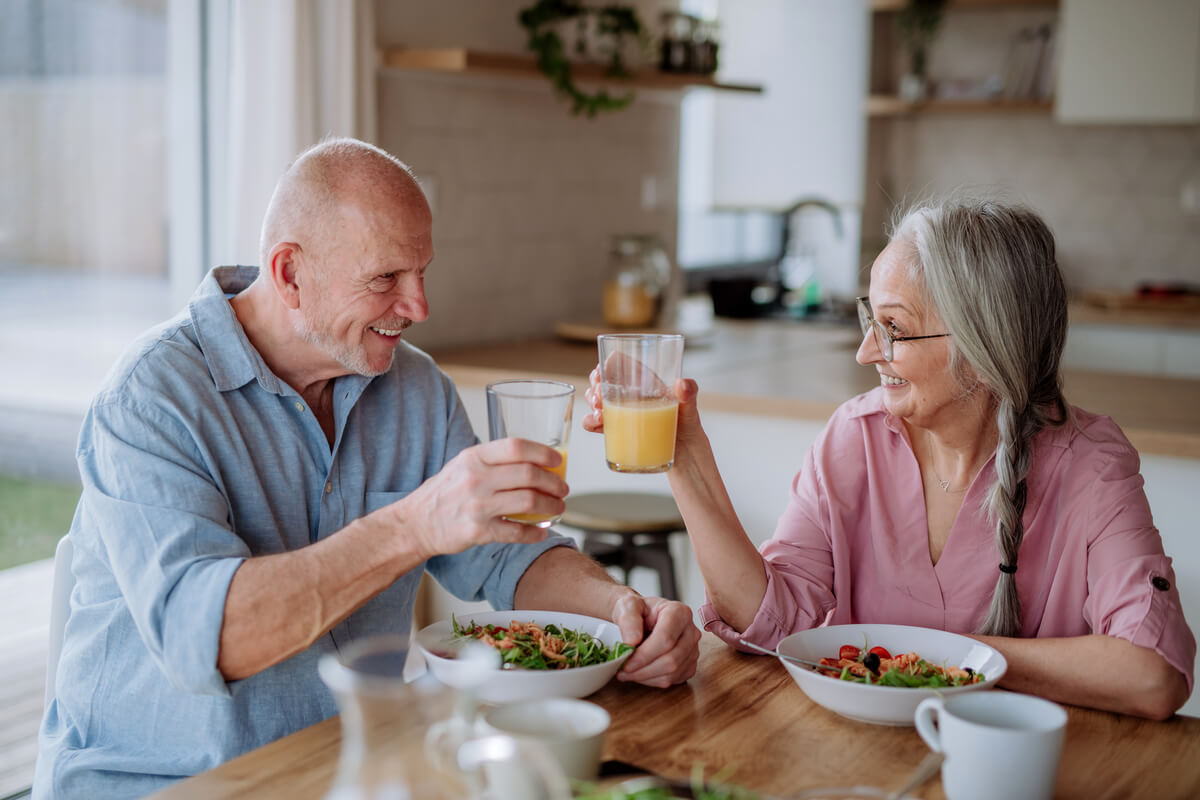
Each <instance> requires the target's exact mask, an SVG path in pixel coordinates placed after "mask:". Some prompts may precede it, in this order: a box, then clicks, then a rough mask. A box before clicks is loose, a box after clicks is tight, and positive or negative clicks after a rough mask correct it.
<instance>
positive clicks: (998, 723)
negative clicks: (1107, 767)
mask: <svg viewBox="0 0 1200 800" xmlns="http://www.w3.org/2000/svg"><path fill="white" fill-rule="evenodd" d="M914 723H915V725H916V727H917V733H919V734H921V738H922V739H924V740H925V744H927V745H929V747H930V749H932V750H935V751H937V752H939V753H944V754H945V756H946V760H945V761H944V762H943V763H942V789H943V790H944V791H945V792H946V796H947V797H948V798H950V800H1011V799H1012V798H1015V797H1019V798H1022V800H1049V798H1051V797H1053V796H1054V780H1055V776H1056V775H1057V774H1058V757H1059V754H1060V753H1061V752H1062V742H1063V733H1064V731H1065V729H1066V725H1067V712H1066V711H1064V710H1063V708H1062V707H1061V706H1059V705H1057V704H1055V703H1052V702H1050V701H1049V700H1043V699H1041V698H1039V697H1031V696H1029V695H1024V694H1017V693H1015V692H1006V691H999V690H997V691H982V692H966V693H963V694H958V695H954V696H952V697H948V698H942V697H930V698H928V699H926V700H922V701H921V704H920V705H919V706H917V711H916V714H915V715H914ZM935 724H936V727H935Z"/></svg>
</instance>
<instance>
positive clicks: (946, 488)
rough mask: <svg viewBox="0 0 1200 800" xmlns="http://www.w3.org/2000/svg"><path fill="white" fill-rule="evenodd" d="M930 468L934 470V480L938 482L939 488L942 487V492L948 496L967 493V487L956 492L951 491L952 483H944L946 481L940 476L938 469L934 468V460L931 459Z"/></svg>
mask: <svg viewBox="0 0 1200 800" xmlns="http://www.w3.org/2000/svg"><path fill="white" fill-rule="evenodd" d="M929 468H930V469H932V470H933V478H934V480H936V481H937V484H938V486H940V487H942V491H943V492H945V493H946V494H959V493H961V492H965V491H966V490H967V487H963V488H962V489H955V490H953V491H951V490H950V481H944V480H942V476H940V475H938V473H937V467H935V466H933V459H932V458H931V459H929Z"/></svg>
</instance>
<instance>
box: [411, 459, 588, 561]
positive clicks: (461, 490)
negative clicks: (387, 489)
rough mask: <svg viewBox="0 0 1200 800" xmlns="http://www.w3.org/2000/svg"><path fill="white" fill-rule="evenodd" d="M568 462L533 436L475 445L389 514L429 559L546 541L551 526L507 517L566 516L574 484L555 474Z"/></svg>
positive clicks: (450, 462) (423, 484)
mask: <svg viewBox="0 0 1200 800" xmlns="http://www.w3.org/2000/svg"><path fill="white" fill-rule="evenodd" d="M561 458H562V457H561V455H560V454H559V453H558V451H556V450H555V449H554V448H552V447H547V446H546V445H542V444H537V443H535V442H531V441H528V440H525V439H498V440H496V441H494V442H488V443H486V444H480V445H476V446H475V447H468V448H467V449H466V450H463V451H462V452H461V453H459V454H458V455H457V456H455V457H454V458H453V459H452V460H451V461H449V462H448V463H447V464H446V466H444V467H442V469H441V471H440V472H439V473H438V474H437V475H434V476H433V477H432V478H430V479H429V480H427V481H425V482H424V483H422V484H421V485H420V486H419V487H417V488H416V489H415V490H413V492H412V494H410V495H408V496H407V497H405V498H404V499H402V500H398V501H396V502H395V503H393V504H392V505H391V506H390V507H389V509H390V511H391V513H393V514H395V515H396V517H397V522H398V523H399V524H400V525H402V526H403V527H404V528H405V529H406V530H409V531H411V532H412V533H413V535H414V536H415V537H417V545H418V548H419V550H420V554H421V555H422V556H423V557H424V558H432V557H433V556H437V555H443V554H450V553H460V552H462V551H463V550H466V549H467V548H468V547H473V546H475V545H481V544H491V543H493V542H506V543H511V542H520V543H530V542H540V541H541V540H542V539H544V538H546V532H547V530H546V529H545V528H537V527H534V526H533V525H522V524H521V523H519V522H510V521H508V520H505V519H501V517H502V516H505V515H507V516H511V515H514V514H544V515H547V516H553V515H558V514H562V512H563V509H564V508H565V505H564V503H563V498H564V497H566V495H567V484H566V481H564V480H563V479H562V478H560V477H558V476H557V475H555V474H554V473H552V472H550V471H549V468H550V467H553V466H556V465H558V463H559V462H560V461H561Z"/></svg>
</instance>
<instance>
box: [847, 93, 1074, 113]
mask: <svg viewBox="0 0 1200 800" xmlns="http://www.w3.org/2000/svg"><path fill="white" fill-rule="evenodd" d="M1053 108H1054V103H1053V101H1050V100H939V99H937V98H934V99H931V100H922V101H920V102H917V103H910V102H908V101H907V100H901V99H900V98H899V97H891V96H887V95H871V96H870V97H868V98H867V115H868V116H871V117H895V116H901V115H904V114H932V113H955V112H970V113H989V114H994V113H999V114H1012V113H1018V114H1028V113H1035V114H1037V113H1042V114H1049V113H1050V112H1051V111H1052V110H1053Z"/></svg>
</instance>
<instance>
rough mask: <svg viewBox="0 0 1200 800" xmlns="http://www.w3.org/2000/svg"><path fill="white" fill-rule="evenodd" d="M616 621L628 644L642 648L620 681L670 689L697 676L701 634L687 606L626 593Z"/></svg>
mask: <svg viewBox="0 0 1200 800" xmlns="http://www.w3.org/2000/svg"><path fill="white" fill-rule="evenodd" d="M612 619H613V622H615V623H617V627H619V628H620V629H621V638H622V639H623V640H624V641H625V643H626V644H632V645H637V646H638V647H637V650H635V651H634V653H633V655H632V656H630V657H629V660H628V661H626V662H625V666H624V667H622V669H621V672H620V674H618V675H617V678H618V679H619V680H622V681H633V682H636V683H644V684H646V685H647V686H656V687H659V688H666V687H668V686H671V685H672V684H676V683H682V682H683V681H686V680H687V679H688V678H690V677H692V676H693V675H695V674H696V662H697V661H699V659H700V631H699V629H697V628H696V626H695V624H694V623H693V622H692V610H691V609H690V608H688V607H687V606H686V605H684V604H683V603H680V602H677V601H675V600H664V599H663V598H661V597H641V596H639V595H636V594H634V593H632V592H628V593H622V595H621V597H620V598H619V599H618V600H617V602H616V604H615V605H614V607H613V614H612ZM647 633H648V634H649V635H647Z"/></svg>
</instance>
